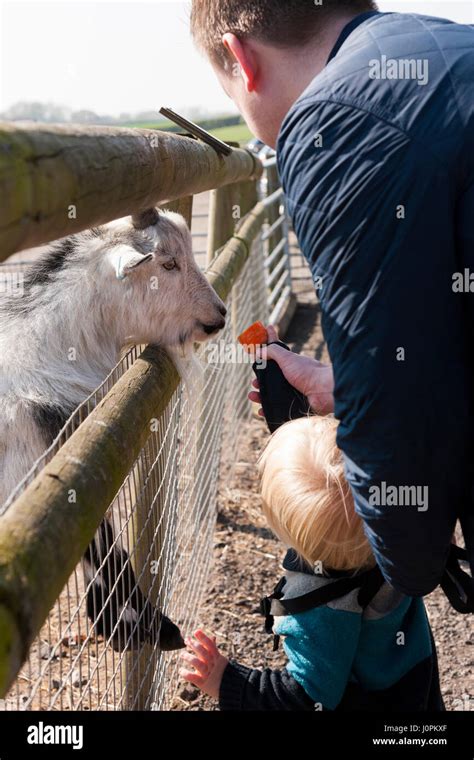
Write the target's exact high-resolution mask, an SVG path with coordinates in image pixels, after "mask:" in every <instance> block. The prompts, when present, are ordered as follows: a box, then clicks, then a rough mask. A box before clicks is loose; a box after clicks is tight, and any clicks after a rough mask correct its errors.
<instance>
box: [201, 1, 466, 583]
mask: <svg viewBox="0 0 474 760" xmlns="http://www.w3.org/2000/svg"><path fill="white" fill-rule="evenodd" d="M191 23H192V32H193V35H194V37H195V39H196V41H197V43H198V45H199V46H200V47H201V48H203V49H204V51H205V52H206V54H207V55H208V56H209V58H210V60H211V63H212V65H213V67H214V69H215V71H216V73H217V76H218V78H219V80H220V82H221V84H222V85H223V87H224V89H225V90H226V91H227V93H228V94H229V96H230V97H231V98H232V100H233V101H234V102H235V103H236V105H237V106H238V108H239V110H240V111H241V113H242V114H243V116H244V118H245V119H246V121H247V123H248V125H249V127H250V128H251V130H252V132H253V133H254V134H255V135H256V136H257V137H259V138H261V139H262V140H264V141H265V142H266V143H268V144H269V145H271V146H274V147H276V149H277V160H278V167H279V171H280V176H281V180H282V184H283V187H284V190H285V193H286V197H287V204H288V209H289V213H290V215H291V217H292V219H293V224H294V228H295V231H296V234H297V236H298V240H299V243H300V246H301V249H302V251H303V253H304V255H305V257H306V259H307V261H308V263H309V265H310V267H311V271H312V274H313V278H314V283H315V287H316V288H317V290H318V295H319V298H320V301H321V309H322V326H323V332H324V336H325V339H326V341H327V344H328V349H329V354H330V357H331V360H332V371H333V373H334V388H333V395H334V411H335V415H336V417H337V418H338V419H339V420H340V425H339V432H338V439H337V443H338V445H339V447H340V448H341V450H342V451H343V454H344V461H345V469H346V476H347V479H348V481H349V483H350V485H351V488H352V491H353V495H354V500H355V504H356V509H357V511H358V513H359V514H360V515H361V516H362V518H363V519H364V521H365V525H366V529H367V535H368V537H369V540H370V542H371V545H372V548H373V550H374V553H375V555H376V557H377V561H378V563H379V565H380V567H381V569H382V571H383V573H384V576H385V578H386V579H387V581H389V582H390V583H391V584H392V585H393V586H395V587H396V588H397V589H398V590H400V591H402V592H404V593H406V594H409V595H415V596H417V595H424V594H427V593H429V592H430V591H432V590H433V589H434V588H435V587H436V586H437V585H438V583H439V582H440V579H441V576H442V574H443V571H444V568H445V563H446V559H447V554H448V551H449V545H450V540H451V536H452V533H453V530H454V527H455V524H456V520H457V519H460V521H461V525H462V528H463V532H464V537H465V541H466V545H467V548H468V551H469V554H470V560H471V569H473V568H474V488H473V485H474V476H473V464H472V463H473V448H474V446H473V444H474V377H473V375H474V372H473V364H474V362H473V359H474V343H473V327H474V28H472V27H470V26H462V25H458V24H454V23H452V22H450V21H446V20H442V19H437V18H430V17H426V16H418V15H412V14H398V13H379V12H378V11H377V8H376V5H375V3H374V2H372V0H323V2H322V3H317V2H314V1H313V0H281V1H280V0H252V1H251V0H232V2H230V3H229V2H228V0H194V2H193V11H192V22H191ZM471 270H472V272H473V275H472V277H471V275H470V272H471ZM471 287H472V291H473V292H471V289H470V288H471ZM268 356H269V357H270V358H273V359H275V360H277V361H279V363H280V366H281V367H282V369H283V371H284V373H285V374H286V376H287V377H288V379H289V380H290V382H293V384H294V385H296V386H297V387H299V388H300V389H301V390H303V391H304V392H306V393H307V395H310V396H312V398H313V399H314V403H313V405H314V406H315V408H317V407H318V403H320V405H321V401H322V406H321V409H320V411H328V409H330V408H331V404H328V403H327V400H328V397H327V392H328V391H331V390H332V387H331V386H332V377H331V369H330V368H327V367H326V368H325V367H322V366H321V365H318V364H316V363H312V364H311V360H310V359H307V358H306V359H305V358H304V357H297V356H295V355H294V354H288V352H285V351H284V350H283V349H281V348H279V347H278V346H270V347H269V348H268ZM302 362H306V364H305V366H303V364H302ZM308 362H309V363H310V364H308ZM321 394H323V395H322V396H321ZM324 394H325V395H324ZM329 395H330V394H329ZM253 397H254V398H258V395H257V396H255V395H254V396H253ZM318 400H319V401H318Z"/></svg>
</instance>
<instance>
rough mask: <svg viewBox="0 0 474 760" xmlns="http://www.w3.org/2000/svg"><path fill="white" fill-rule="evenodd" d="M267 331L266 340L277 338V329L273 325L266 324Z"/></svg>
mask: <svg viewBox="0 0 474 760" xmlns="http://www.w3.org/2000/svg"><path fill="white" fill-rule="evenodd" d="M267 333H268V340H269V341H271V340H279V339H280V338H279V336H278V329H277V328H276V327H275V325H268V326H267Z"/></svg>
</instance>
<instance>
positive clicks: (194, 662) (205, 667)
mask: <svg viewBox="0 0 474 760" xmlns="http://www.w3.org/2000/svg"><path fill="white" fill-rule="evenodd" d="M181 659H182V660H185V661H186V662H187V664H188V665H191V667H192V668H194V669H195V670H196V671H197V673H198V674H199V675H200V676H203V677H204V678H207V676H208V675H209V664H208V662H207V661H205V660H201V659H200V658H199V657H194V655H192V654H189V652H183V654H182V655H181Z"/></svg>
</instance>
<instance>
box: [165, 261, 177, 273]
mask: <svg viewBox="0 0 474 760" xmlns="http://www.w3.org/2000/svg"><path fill="white" fill-rule="evenodd" d="M163 266H164V268H165V269H167V270H168V272H170V271H171V270H172V269H176V261H165V263H164V264H163Z"/></svg>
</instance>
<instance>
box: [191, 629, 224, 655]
mask: <svg viewBox="0 0 474 760" xmlns="http://www.w3.org/2000/svg"><path fill="white" fill-rule="evenodd" d="M194 636H195V637H196V638H197V639H198V641H199V642H200V643H201V644H202V645H203V646H204V647H205V648H206V649H207V651H208V652H210V654H212V655H214V656H216V655H218V654H219V650H218V649H217V646H216V640H215V638H214V641H213V640H212V639H210V638H209V636H207V634H205V633H204V631H201V630H199V631H196V633H195V634H194Z"/></svg>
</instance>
